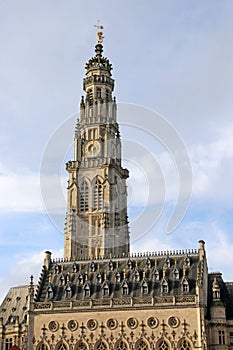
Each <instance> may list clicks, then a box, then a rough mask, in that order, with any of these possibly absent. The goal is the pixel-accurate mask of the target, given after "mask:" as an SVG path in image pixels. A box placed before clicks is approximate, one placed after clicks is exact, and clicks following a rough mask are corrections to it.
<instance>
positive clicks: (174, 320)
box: [168, 316, 180, 328]
mask: <svg viewBox="0 0 233 350" xmlns="http://www.w3.org/2000/svg"><path fill="white" fill-rule="evenodd" d="M168 324H169V326H170V327H172V328H176V327H178V326H179V324H180V320H179V318H178V317H175V316H171V317H169V319H168Z"/></svg>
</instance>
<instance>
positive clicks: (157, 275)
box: [154, 269, 159, 281]
mask: <svg viewBox="0 0 233 350" xmlns="http://www.w3.org/2000/svg"><path fill="white" fill-rule="evenodd" d="M154 276H155V280H156V281H159V270H158V269H155V270H154Z"/></svg>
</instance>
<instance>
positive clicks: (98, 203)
mask: <svg viewBox="0 0 233 350" xmlns="http://www.w3.org/2000/svg"><path fill="white" fill-rule="evenodd" d="M103 192H104V191H103V181H102V179H101V178H100V177H96V178H95V182H94V196H93V209H94V210H102V209H103V202H104V201H103Z"/></svg>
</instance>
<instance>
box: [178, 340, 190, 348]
mask: <svg viewBox="0 0 233 350" xmlns="http://www.w3.org/2000/svg"><path fill="white" fill-rule="evenodd" d="M177 349H178V350H191V349H192V347H191V344H190V342H189V340H188V339H186V338H182V339H181V340H180V341H179V343H178V346H177Z"/></svg>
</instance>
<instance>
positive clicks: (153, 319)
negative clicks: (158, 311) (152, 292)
mask: <svg viewBox="0 0 233 350" xmlns="http://www.w3.org/2000/svg"><path fill="white" fill-rule="evenodd" d="M147 324H148V326H149V327H150V328H152V329H154V328H156V327H158V325H159V320H158V319H157V318H156V317H149V318H148V320H147Z"/></svg>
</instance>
